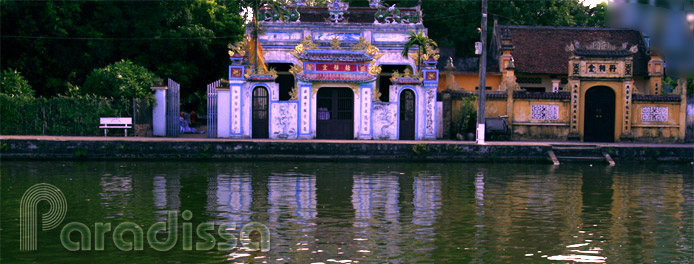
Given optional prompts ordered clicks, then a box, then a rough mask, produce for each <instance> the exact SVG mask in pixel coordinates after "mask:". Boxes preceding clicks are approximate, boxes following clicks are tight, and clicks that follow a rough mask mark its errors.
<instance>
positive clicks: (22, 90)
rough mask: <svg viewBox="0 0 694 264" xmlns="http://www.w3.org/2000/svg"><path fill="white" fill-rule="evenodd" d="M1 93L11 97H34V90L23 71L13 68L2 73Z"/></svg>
mask: <svg viewBox="0 0 694 264" xmlns="http://www.w3.org/2000/svg"><path fill="white" fill-rule="evenodd" d="M0 93H2V94H6V95H8V96H10V97H34V90H33V89H31V85H29V82H27V80H26V79H24V77H23V76H22V73H20V72H18V71H17V70H12V69H8V70H4V71H3V72H2V73H1V74H0Z"/></svg>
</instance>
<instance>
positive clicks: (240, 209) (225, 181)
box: [217, 174, 253, 229]
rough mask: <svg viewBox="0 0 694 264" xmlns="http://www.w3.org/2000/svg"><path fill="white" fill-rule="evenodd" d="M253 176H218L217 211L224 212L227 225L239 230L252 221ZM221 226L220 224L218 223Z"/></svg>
mask: <svg viewBox="0 0 694 264" xmlns="http://www.w3.org/2000/svg"><path fill="white" fill-rule="evenodd" d="M252 196H253V190H252V189H251V176H250V175H248V174H234V175H227V174H220V175H219V176H217V205H218V208H217V211H220V212H223V213H222V216H223V217H224V219H226V221H227V222H226V223H229V224H232V225H233V226H235V227H236V228H237V229H238V228H240V227H241V226H243V225H244V224H246V223H248V222H249V221H250V219H251V214H252V213H253V212H252V211H251V202H252V201H253V197H252ZM218 224H220V223H218Z"/></svg>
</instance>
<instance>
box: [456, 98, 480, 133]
mask: <svg viewBox="0 0 694 264" xmlns="http://www.w3.org/2000/svg"><path fill="white" fill-rule="evenodd" d="M475 101H477V96H467V97H463V98H462V102H461V104H460V112H459V113H460V133H471V132H475V128H476V127H477V108H476V107H475Z"/></svg>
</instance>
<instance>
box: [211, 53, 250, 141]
mask: <svg viewBox="0 0 694 264" xmlns="http://www.w3.org/2000/svg"><path fill="white" fill-rule="evenodd" d="M230 58H231V65H230V66H229V88H228V90H226V91H225V90H220V91H219V92H218V97H217V98H218V99H217V100H218V103H217V107H218V108H219V110H218V112H217V115H218V119H217V122H218V126H217V129H218V130H217V135H218V136H219V137H241V136H242V130H241V125H242V118H243V115H242V113H243V111H242V105H243V101H242V97H241V87H242V86H243V84H244V83H245V82H246V78H245V77H244V75H245V70H246V68H245V67H244V66H243V65H242V61H243V57H241V56H240V55H238V54H236V55H235V56H232V57H230ZM222 97H225V98H224V99H222ZM222 100H225V102H224V103H223V102H222ZM222 112H225V113H224V114H223V113H222ZM222 125H224V128H223V126H222ZM223 129H224V131H225V133H226V134H224V136H222V131H223Z"/></svg>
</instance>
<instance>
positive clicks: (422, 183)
mask: <svg viewBox="0 0 694 264" xmlns="http://www.w3.org/2000/svg"><path fill="white" fill-rule="evenodd" d="M413 188H414V200H413V201H412V204H414V212H413V213H412V223H413V224H415V225H418V226H423V227H431V226H432V225H433V224H434V222H435V221H436V211H437V210H438V209H439V208H440V207H441V177H440V176H434V175H428V174H427V173H424V172H423V173H420V174H419V175H418V176H416V177H415V178H414V184H413ZM418 230H419V231H423V233H422V235H425V236H426V237H431V236H433V234H434V232H433V230H434V229H433V228H422V229H418ZM428 232H431V233H428Z"/></svg>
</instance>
